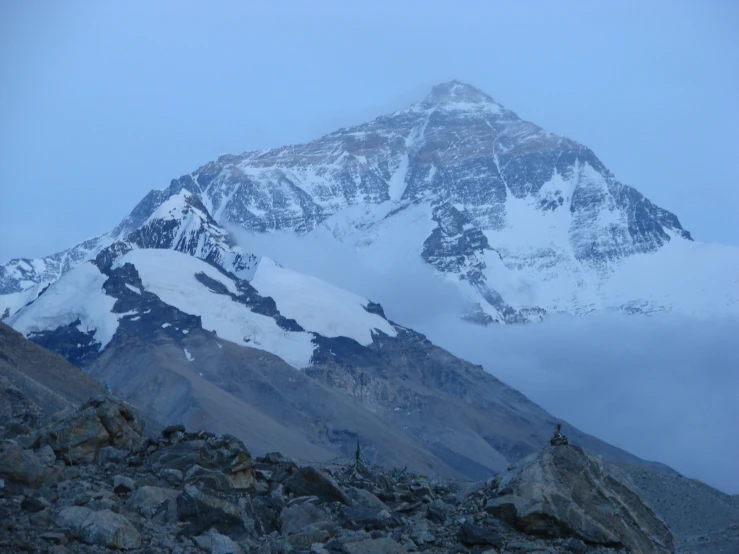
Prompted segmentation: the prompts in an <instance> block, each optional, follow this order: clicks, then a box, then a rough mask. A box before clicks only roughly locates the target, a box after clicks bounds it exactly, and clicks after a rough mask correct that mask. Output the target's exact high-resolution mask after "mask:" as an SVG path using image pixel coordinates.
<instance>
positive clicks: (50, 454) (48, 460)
mask: <svg viewBox="0 0 739 554" xmlns="http://www.w3.org/2000/svg"><path fill="white" fill-rule="evenodd" d="M36 455H37V456H38V458H39V460H41V463H43V464H53V463H54V462H56V454H54V450H53V449H52V448H51V446H49V445H48V444H45V445H44V446H42V447H41V448H39V449H38V450H37V451H36Z"/></svg>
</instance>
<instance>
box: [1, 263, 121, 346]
mask: <svg viewBox="0 0 739 554" xmlns="http://www.w3.org/2000/svg"><path fill="white" fill-rule="evenodd" d="M107 278H108V277H107V276H106V275H104V274H103V273H101V272H100V270H99V269H98V268H97V267H96V266H95V265H94V264H92V263H90V262H87V263H84V264H82V265H79V266H77V267H75V268H74V269H72V270H71V271H68V272H67V273H65V274H64V275H62V276H61V278H60V279H59V280H58V281H56V282H55V283H53V284H52V285H51V286H49V288H48V289H46V291H45V292H44V293H43V294H42V295H41V296H39V297H38V298H37V299H36V300H35V301H34V302H33V303H32V304H30V305H28V306H26V307H25V308H23V309H22V310H20V311H19V312H18V313H17V314H16V315H15V316H13V317H11V318H10V319H9V320H8V324H9V325H10V326H11V327H13V328H14V329H15V330H16V331H19V332H20V333H23V334H24V335H26V336H28V335H30V334H33V333H38V332H41V331H48V330H53V329H56V328H58V327H62V326H65V325H69V324H70V323H73V322H74V321H76V320H78V319H79V320H80V323H79V326H78V328H79V330H80V331H82V332H85V333H87V332H92V333H93V336H94V338H95V341H96V342H99V343H100V350H102V349H103V348H105V346H106V345H107V344H108V343H109V342H110V340H111V339H112V338H113V335H114V334H115V332H116V330H117V329H118V319H119V318H120V317H122V316H124V315H130V314H114V313H112V312H113V306H114V304H115V302H116V299H115V298H113V297H112V296H108V295H107V294H105V291H104V290H103V284H104V283H105V281H106V280H107Z"/></svg>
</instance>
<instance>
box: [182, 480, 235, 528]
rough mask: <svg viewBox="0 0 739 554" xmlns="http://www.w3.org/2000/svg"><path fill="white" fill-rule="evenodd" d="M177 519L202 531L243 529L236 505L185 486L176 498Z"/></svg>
mask: <svg viewBox="0 0 739 554" xmlns="http://www.w3.org/2000/svg"><path fill="white" fill-rule="evenodd" d="M177 517H178V519H180V520H182V521H189V522H191V523H193V524H194V525H195V526H197V527H198V528H201V529H203V530H207V529H210V528H211V527H214V528H216V529H217V530H219V531H221V532H227V531H228V530H230V529H233V528H234V527H236V528H239V529H242V530H243V528H244V525H243V521H242V518H241V510H240V509H239V507H238V505H236V504H234V503H233V502H231V501H229V500H228V499H226V498H222V497H220V496H216V495H215V494H210V493H207V492H204V491H202V490H200V489H198V488H197V487H195V486H193V485H187V486H186V487H185V490H184V491H182V492H181V493H180V494H179V495H178V496H177Z"/></svg>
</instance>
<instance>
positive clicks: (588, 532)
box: [485, 446, 674, 554]
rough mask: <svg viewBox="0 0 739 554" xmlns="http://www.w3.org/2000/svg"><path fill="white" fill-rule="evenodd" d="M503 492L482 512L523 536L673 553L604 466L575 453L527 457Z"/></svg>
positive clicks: (561, 450)
mask: <svg viewBox="0 0 739 554" xmlns="http://www.w3.org/2000/svg"><path fill="white" fill-rule="evenodd" d="M501 492H504V493H505V494H502V495H501V496H499V497H496V498H493V499H491V500H489V501H488V502H487V504H486V506H485V510H486V511H487V512H489V513H490V514H492V515H494V516H496V517H498V518H500V519H504V520H506V521H507V522H508V523H510V524H511V525H513V526H515V527H516V528H517V529H520V530H522V531H524V532H525V533H529V534H533V535H538V536H547V537H568V536H575V537H576V538H579V539H582V540H584V541H585V542H588V543H592V544H602V545H608V546H613V545H622V546H624V547H626V548H629V549H631V550H632V551H633V552H635V553H647V552H649V553H654V554H658V553H668V552H670V553H671V552H672V551H673V550H674V546H673V538H672V534H671V532H670V530H669V528H668V527H667V525H665V523H664V522H663V521H662V520H660V519H659V518H658V517H657V516H656V515H655V513H654V512H653V511H652V509H651V508H650V507H648V506H647V505H646V504H645V503H644V502H643V501H642V499H641V498H640V497H639V495H637V494H636V493H635V492H634V491H633V490H632V489H631V488H630V487H629V486H628V485H626V483H625V482H623V481H621V480H620V479H619V478H618V477H617V476H615V475H614V474H612V473H611V472H609V471H608V470H607V468H606V467H605V465H604V464H603V461H602V460H600V459H597V458H594V457H591V456H589V455H588V454H586V453H585V451H583V450H582V449H581V448H579V447H576V446H550V447H547V448H546V449H544V450H543V451H542V452H540V453H537V454H536V455H532V456H529V457H528V458H526V459H525V460H523V461H522V462H521V463H520V464H518V465H516V466H515V467H514V468H513V469H512V470H510V471H509V472H508V473H506V474H505V475H504V476H503V477H502V480H501Z"/></svg>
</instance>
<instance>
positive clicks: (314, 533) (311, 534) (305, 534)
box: [287, 525, 329, 550]
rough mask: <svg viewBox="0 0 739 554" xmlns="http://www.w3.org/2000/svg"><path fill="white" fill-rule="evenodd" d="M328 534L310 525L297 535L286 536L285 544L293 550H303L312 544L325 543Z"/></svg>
mask: <svg viewBox="0 0 739 554" xmlns="http://www.w3.org/2000/svg"><path fill="white" fill-rule="evenodd" d="M328 537H329V534H328V532H327V531H325V530H323V529H316V528H315V527H313V526H312V525H309V526H307V527H303V528H302V529H301V530H300V531H298V532H297V533H293V534H291V535H288V536H287V543H288V544H289V545H290V546H292V547H293V548H298V549H301V550H302V549H304V548H309V547H310V546H311V545H312V544H314V543H318V542H325V541H326V539H328Z"/></svg>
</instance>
